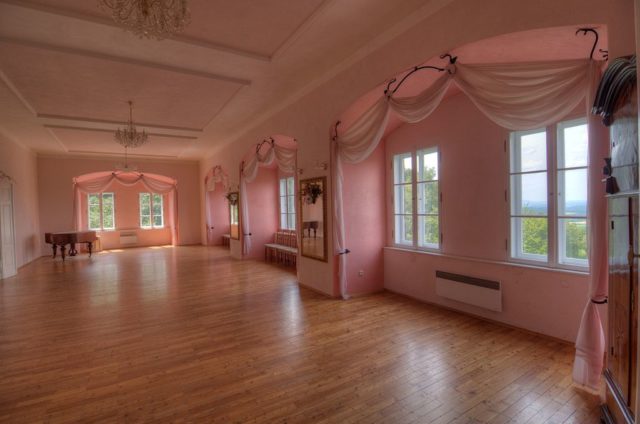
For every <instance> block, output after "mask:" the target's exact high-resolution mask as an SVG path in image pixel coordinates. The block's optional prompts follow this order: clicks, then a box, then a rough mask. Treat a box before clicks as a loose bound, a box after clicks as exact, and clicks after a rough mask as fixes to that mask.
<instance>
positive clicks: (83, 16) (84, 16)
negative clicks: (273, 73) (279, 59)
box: [0, 0, 272, 62]
mask: <svg viewBox="0 0 640 424" xmlns="http://www.w3.org/2000/svg"><path fill="white" fill-rule="evenodd" d="M0 3H4V4H9V5H12V6H18V7H21V8H24V9H31V10H36V11H39V12H44V13H48V14H51V15H58V16H64V17H67V18H73V19H79V20H81V21H87V22H93V23H96V24H100V25H105V26H109V27H113V28H120V29H122V30H123V31H125V29H124V28H122V27H121V26H119V25H118V24H116V23H115V22H113V21H112V20H111V19H109V18H107V17H102V16H98V15H91V14H88V13H81V12H76V11H74V10H71V9H66V8H58V7H52V6H47V5H44V4H38V3H34V2H31V1H29V0H0ZM132 37H135V36H134V35H132ZM167 39H168V40H173V41H177V42H180V43H184V44H190V45H193V46H198V47H204V48H206V49H209V50H215V51H218V52H220V53H226V54H230V55H233V56H241V57H244V58H247V59H251V60H256V61H260V62H271V60H272V56H268V55H265V54H262V53H257V52H254V51H251V50H245V49H241V48H237V47H231V46H227V45H224V44H219V43H215V42H212V41H207V40H203V39H200V38H195V37H190V36H188V35H181V34H178V35H174V36H172V37H168V38H167Z"/></svg>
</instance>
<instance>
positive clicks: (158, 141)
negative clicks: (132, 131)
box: [49, 128, 194, 158]
mask: <svg viewBox="0 0 640 424" xmlns="http://www.w3.org/2000/svg"><path fill="white" fill-rule="evenodd" d="M49 130H50V131H51V132H52V133H53V134H54V135H55V137H56V138H57V139H58V140H59V141H60V143H62V145H64V147H65V148H66V149H67V151H68V152H69V153H91V154H96V153H106V154H122V155H123V156H124V148H123V147H122V146H121V145H119V144H118V143H116V142H115V140H114V139H113V132H112V131H94V130H86V129H75V128H49ZM193 142H194V140H193V139H186V138H177V137H171V136H165V135H155V134H150V135H149V142H148V143H147V144H145V145H144V146H141V147H138V148H136V149H129V151H128V153H129V154H131V155H146V156H158V157H172V158H176V157H178V156H180V154H181V153H182V151H183V150H184V149H186V148H187V147H189V146H191V144H192V143H193Z"/></svg>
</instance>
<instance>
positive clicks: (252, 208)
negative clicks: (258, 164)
mask: <svg viewBox="0 0 640 424" xmlns="http://www.w3.org/2000/svg"><path fill="white" fill-rule="evenodd" d="M247 197H248V199H249V220H250V226H251V234H252V236H251V244H252V247H251V251H250V252H249V254H248V255H246V256H245V257H246V258H253V259H264V245H265V244H266V243H273V236H274V234H275V232H276V231H277V229H278V171H277V169H275V168H260V169H259V170H258V176H257V177H256V179H255V180H253V181H252V182H250V183H247ZM241 224H242V223H241ZM243 231H244V230H243V229H242V228H241V230H240V232H241V233H242V232H243Z"/></svg>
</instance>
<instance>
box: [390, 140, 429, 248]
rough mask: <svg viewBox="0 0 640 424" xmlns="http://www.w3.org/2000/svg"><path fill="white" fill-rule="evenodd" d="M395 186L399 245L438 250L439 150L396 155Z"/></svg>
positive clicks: (395, 213) (395, 216) (394, 161)
mask: <svg viewBox="0 0 640 424" xmlns="http://www.w3.org/2000/svg"><path fill="white" fill-rule="evenodd" d="M393 185H394V187H393V194H394V196H393V197H394V201H393V202H394V234H393V239H394V242H395V244H397V245H402V246H408V247H415V248H430V249H438V248H439V247H440V238H441V234H440V206H439V203H440V201H439V200H440V199H439V188H438V149H437V148H435V147H434V148H429V149H422V150H418V151H416V152H415V153H413V152H407V153H400V154H398V155H395V156H394V157H393ZM414 193H415V194H414Z"/></svg>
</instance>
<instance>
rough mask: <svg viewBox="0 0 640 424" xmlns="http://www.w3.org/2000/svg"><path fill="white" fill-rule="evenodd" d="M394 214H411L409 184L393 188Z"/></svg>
mask: <svg viewBox="0 0 640 424" xmlns="http://www.w3.org/2000/svg"><path fill="white" fill-rule="evenodd" d="M395 213H400V214H411V213H413V197H412V188H411V185H410V184H406V185H398V186H395Z"/></svg>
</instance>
